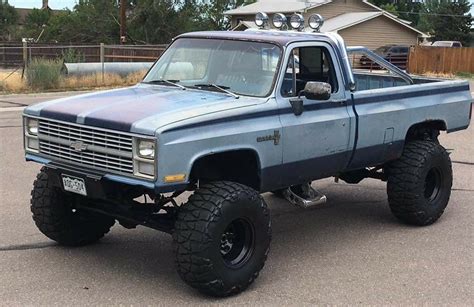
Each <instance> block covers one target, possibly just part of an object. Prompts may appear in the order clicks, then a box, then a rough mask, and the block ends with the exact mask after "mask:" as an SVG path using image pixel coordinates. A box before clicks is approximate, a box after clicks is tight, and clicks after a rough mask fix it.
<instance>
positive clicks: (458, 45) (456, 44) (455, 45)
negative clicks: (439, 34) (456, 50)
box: [453, 43, 461, 47]
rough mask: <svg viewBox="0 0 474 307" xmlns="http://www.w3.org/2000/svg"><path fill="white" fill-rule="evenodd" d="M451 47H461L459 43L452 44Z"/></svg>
mask: <svg viewBox="0 0 474 307" xmlns="http://www.w3.org/2000/svg"><path fill="white" fill-rule="evenodd" d="M453 47H461V43H453Z"/></svg>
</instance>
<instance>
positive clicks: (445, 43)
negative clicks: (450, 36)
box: [431, 41, 462, 48]
mask: <svg viewBox="0 0 474 307" xmlns="http://www.w3.org/2000/svg"><path fill="white" fill-rule="evenodd" d="M431 46H433V47H450V48H451V47H452V48H461V47H462V44H461V42H458V41H436V42H434V43H433V44H431Z"/></svg>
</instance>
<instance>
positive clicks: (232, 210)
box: [173, 181, 271, 296]
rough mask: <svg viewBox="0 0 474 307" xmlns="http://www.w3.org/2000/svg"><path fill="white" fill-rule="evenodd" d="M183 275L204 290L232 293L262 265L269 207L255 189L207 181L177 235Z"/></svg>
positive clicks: (182, 214)
mask: <svg viewBox="0 0 474 307" xmlns="http://www.w3.org/2000/svg"><path fill="white" fill-rule="evenodd" d="M173 239H174V247H175V255H176V264H177V268H178V273H179V275H180V276H181V278H182V279H183V280H184V281H185V282H186V283H188V284H189V285H191V286H192V287H194V288H196V289H198V290H199V291H201V292H203V293H206V294H208V295H213V296H229V295H233V294H237V293H239V292H241V291H243V290H245V289H246V288H247V287H248V286H249V285H250V284H251V283H252V282H253V281H254V280H255V278H257V276H258V274H259V272H260V270H261V269H262V268H263V266H264V263H265V260H266V259H267V254H268V251H269V246H270V239H271V226H270V212H269V210H268V208H267V205H266V204H265V202H264V200H263V199H262V198H261V197H260V195H259V194H258V192H256V191H255V190H253V189H251V188H249V187H247V186H244V185H241V184H238V183H233V182H226V181H219V182H212V183H206V184H203V185H202V186H201V187H200V188H199V189H198V190H196V191H195V193H194V194H193V195H192V196H191V197H190V198H189V201H188V202H187V203H186V204H184V205H183V206H182V207H181V208H180V211H179V213H178V218H177V221H176V224H175V232H174V234H173Z"/></svg>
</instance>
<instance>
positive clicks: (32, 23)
mask: <svg viewBox="0 0 474 307" xmlns="http://www.w3.org/2000/svg"><path fill="white" fill-rule="evenodd" d="M50 17H51V13H50V11H49V10H46V9H33V10H31V12H30V13H29V14H28V15H26V18H25V25H24V27H23V29H22V30H21V31H20V32H21V33H20V34H21V37H31V38H35V39H36V38H38V37H39V35H40V33H41V31H43V29H46V25H47V24H48V22H49V18H50Z"/></svg>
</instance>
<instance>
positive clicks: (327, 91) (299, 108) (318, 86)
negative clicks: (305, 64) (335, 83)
mask: <svg viewBox="0 0 474 307" xmlns="http://www.w3.org/2000/svg"><path fill="white" fill-rule="evenodd" d="M331 90H332V88H331V84H329V83H326V82H315V81H308V82H306V85H305V87H304V90H301V91H300V92H299V93H298V97H297V98H292V99H290V105H291V109H292V110H293V113H294V114H295V115H296V116H300V115H301V114H303V110H304V106H303V99H301V96H305V97H306V99H309V100H328V99H329V98H330V97H331Z"/></svg>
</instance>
